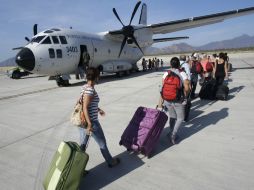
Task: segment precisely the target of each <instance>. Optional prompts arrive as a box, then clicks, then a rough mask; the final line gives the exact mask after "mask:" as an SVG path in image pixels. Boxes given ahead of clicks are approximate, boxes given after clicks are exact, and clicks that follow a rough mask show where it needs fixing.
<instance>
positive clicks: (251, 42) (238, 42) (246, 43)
mask: <svg viewBox="0 0 254 190" xmlns="http://www.w3.org/2000/svg"><path fill="white" fill-rule="evenodd" d="M246 47H254V36H249V35H247V34H244V35H241V36H239V37H236V38H233V39H230V40H223V41H217V42H211V43H208V44H205V45H202V46H198V47H195V46H191V45H189V44H187V43H178V44H173V45H171V46H167V47H163V48H156V47H150V48H148V49H147V50H146V51H145V54H146V55H147V54H149V55H155V54H172V53H181V52H194V51H207V50H218V49H220V50H221V49H239V48H246ZM15 65H16V64H15V57H12V58H9V59H7V60H5V61H2V62H0V67H3V66H4V67H6V66H15Z"/></svg>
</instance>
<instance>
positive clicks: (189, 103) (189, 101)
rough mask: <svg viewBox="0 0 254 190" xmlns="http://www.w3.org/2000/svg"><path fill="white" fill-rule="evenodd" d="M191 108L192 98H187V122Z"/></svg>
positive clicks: (185, 116) (185, 118) (185, 117)
mask: <svg viewBox="0 0 254 190" xmlns="http://www.w3.org/2000/svg"><path fill="white" fill-rule="evenodd" d="M190 109H191V99H187V103H186V105H185V115H184V121H186V122H187V121H188V120H189V114H190Z"/></svg>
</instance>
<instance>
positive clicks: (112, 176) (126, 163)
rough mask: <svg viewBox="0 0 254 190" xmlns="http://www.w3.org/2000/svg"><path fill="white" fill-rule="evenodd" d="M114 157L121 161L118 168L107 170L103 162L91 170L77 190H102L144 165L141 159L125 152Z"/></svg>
mask: <svg viewBox="0 0 254 190" xmlns="http://www.w3.org/2000/svg"><path fill="white" fill-rule="evenodd" d="M115 157H118V158H120V159H121V163H120V164H119V165H118V166H116V167H114V168H108V166H107V164H106V163H105V162H104V163H101V164H100V165H98V166H95V167H94V168H91V169H90V170H89V174H88V175H86V176H85V177H84V178H83V179H82V181H81V184H80V187H79V189H80V190H85V189H90V190H95V189H96V190H97V189H102V188H103V187H105V186H107V185H108V184H110V183H112V182H114V181H115V180H118V179H119V178H121V177H123V176H125V175H127V174H128V173H130V172H132V171H133V170H135V169H137V168H139V167H140V166H142V165H144V162H143V161H142V159H141V158H139V157H138V156H137V154H135V153H130V152H127V151H125V152H122V153H121V154H118V155H116V156H115Z"/></svg>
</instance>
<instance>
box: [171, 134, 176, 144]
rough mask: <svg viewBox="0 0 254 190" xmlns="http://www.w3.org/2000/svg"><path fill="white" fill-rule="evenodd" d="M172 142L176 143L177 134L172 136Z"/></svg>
mask: <svg viewBox="0 0 254 190" xmlns="http://www.w3.org/2000/svg"><path fill="white" fill-rule="evenodd" d="M171 143H172V144H176V135H172V136H171Z"/></svg>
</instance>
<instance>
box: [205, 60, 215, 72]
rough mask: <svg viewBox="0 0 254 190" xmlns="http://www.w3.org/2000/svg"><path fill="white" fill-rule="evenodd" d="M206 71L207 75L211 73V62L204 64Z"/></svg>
mask: <svg viewBox="0 0 254 190" xmlns="http://www.w3.org/2000/svg"><path fill="white" fill-rule="evenodd" d="M206 71H207V72H209V73H210V72H212V71H213V64H212V63H211V62H207V63H206Z"/></svg>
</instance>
